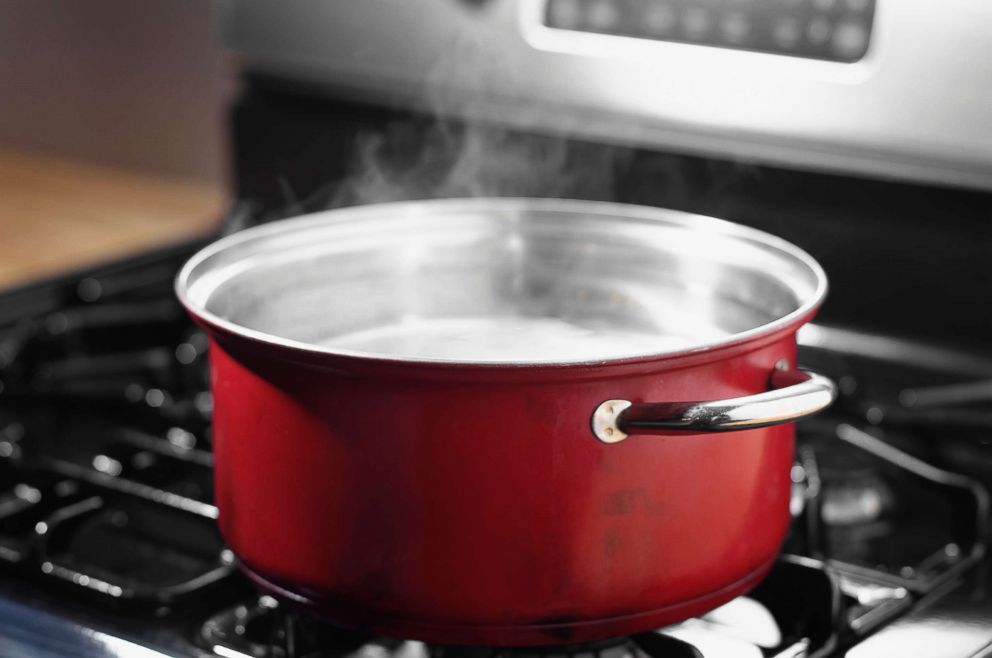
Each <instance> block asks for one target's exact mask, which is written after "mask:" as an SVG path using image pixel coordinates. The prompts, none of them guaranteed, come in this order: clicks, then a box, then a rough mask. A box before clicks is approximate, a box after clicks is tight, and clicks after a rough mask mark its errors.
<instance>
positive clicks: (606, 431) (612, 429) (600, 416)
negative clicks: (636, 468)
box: [592, 400, 633, 443]
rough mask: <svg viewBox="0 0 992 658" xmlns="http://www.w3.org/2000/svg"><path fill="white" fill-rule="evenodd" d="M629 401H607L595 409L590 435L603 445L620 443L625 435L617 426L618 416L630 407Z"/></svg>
mask: <svg viewBox="0 0 992 658" xmlns="http://www.w3.org/2000/svg"><path fill="white" fill-rule="evenodd" d="M631 404H633V403H632V402H631V401H630V400H607V401H606V402H604V403H603V404H601V405H599V406H598V407H596V411H594V412H593V414H592V433H593V434H595V435H596V438H597V439H599V440H600V441H602V442H603V443H620V442H621V441H623V440H624V439H626V438H627V433H626V432H624V431H623V430H622V429H620V426H619V425H617V419H618V418H619V417H620V414H621V413H622V412H623V411H624V410H625V409H627V408H629V407H630V405H631Z"/></svg>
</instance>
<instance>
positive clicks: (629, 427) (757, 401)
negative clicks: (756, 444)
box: [591, 369, 837, 443]
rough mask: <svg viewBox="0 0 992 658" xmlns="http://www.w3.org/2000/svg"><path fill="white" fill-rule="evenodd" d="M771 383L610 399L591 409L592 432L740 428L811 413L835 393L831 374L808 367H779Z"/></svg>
mask: <svg viewBox="0 0 992 658" xmlns="http://www.w3.org/2000/svg"><path fill="white" fill-rule="evenodd" d="M769 388H770V389H771V390H769V391H766V392H764V393H757V394H755V395H745V396H743V397H739V398H728V399H726V400H712V401H704V402H631V401H629V400H607V401H605V402H603V403H602V404H600V405H599V406H598V407H596V410H595V411H594V412H593V414H592V423H591V424H592V432H593V434H595V435H596V438H597V439H599V440H600V441H602V442H604V443H618V442H620V441H623V440H624V439H626V438H627V437H628V436H629V435H631V434H669V433H671V432H673V431H692V432H736V431H739V430H749V429H755V428H759V427H769V426H771V425H782V424H784V423H792V422H795V421H797V420H801V419H803V418H808V417H810V416H812V415H814V414H817V413H819V412H821V411H823V410H824V409H826V408H827V407H828V406H830V403H832V402H833V401H834V399H835V398H836V397H837V387H836V386H835V385H834V383H833V382H832V381H831V380H830V379H828V378H827V377H824V376H823V375H819V374H817V373H814V372H810V371H808V370H798V369H795V370H792V369H789V370H782V369H776V370H775V371H774V372H773V373H772V375H771V377H770V378H769Z"/></svg>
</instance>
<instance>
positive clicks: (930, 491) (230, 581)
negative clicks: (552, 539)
mask: <svg viewBox="0 0 992 658" xmlns="http://www.w3.org/2000/svg"><path fill="white" fill-rule="evenodd" d="M246 212H247V210H246V208H243V207H241V208H238V209H237V210H236V212H235V213H233V214H232V218H231V220H230V221H229V222H228V225H234V226H237V225H239V223H244V219H245V216H246ZM197 246H198V245H197V244H187V245H180V246H177V247H174V248H170V249H166V250H162V251H159V252H155V253H151V254H146V255H143V256H140V257H137V258H134V259H131V260H129V261H127V262H121V263H117V264H113V265H110V266H106V267H102V268H97V269H93V270H91V271H86V272H80V273H75V274H72V275H67V276H64V277H62V278H60V279H58V280H53V281H47V282H42V283H38V284H35V285H32V286H29V287H26V288H23V289H20V290H15V291H13V292H9V293H7V294H5V295H4V296H3V298H2V300H0V569H2V577H0V653H2V654H3V655H17V656H31V657H34V656H63V655H78V656H94V657H96V656H118V655H119V656H125V655H126V656H132V655H134V656H160V655H164V656H223V657H227V658H230V657H252V658H276V657H278V658H289V657H296V658H303V657H309V658H316V657H317V656H334V657H340V658H344V657H346V656H356V657H359V656H360V657H367V658H372V657H375V658H387V657H395V658H442V657H447V658H462V657H464V658H469V657H471V658H480V657H483V656H484V657H486V658H496V657H502V658H524V657H527V658H531V657H534V656H548V657H549V658H550V657H555V658H559V657H562V656H580V657H582V658H586V657H595V658H628V657H630V658H635V657H636V658H667V657H669V656H676V657H679V656H695V657H699V656H704V657H707V658H717V657H722V656H765V657H771V656H775V657H786V656H792V657H798V656H841V655H844V656H852V657H856V658H858V657H866V656H893V655H920V656H924V655H925V656H975V655H992V654H990V653H989V652H992V591H990V589H989V585H992V581H990V580H989V569H988V566H989V565H988V563H987V561H986V559H985V555H986V546H987V539H988V536H987V535H988V527H987V524H988V516H989V497H988V492H987V491H988V490H987V487H988V486H989V485H990V484H992V461H990V460H988V459H987V457H986V453H987V451H988V450H989V447H988V445H987V444H988V443H989V441H990V438H989V436H990V434H989V431H990V429H992V415H990V414H989V413H988V412H987V411H984V407H983V406H982V402H983V401H984V400H987V399H988V396H989V395H990V390H989V389H990V387H989V385H988V384H987V381H992V359H990V358H987V357H983V356H981V355H980V354H977V353H975V352H973V351H956V350H949V349H946V348H941V347H936V346H934V345H933V344H930V343H924V342H911V341H907V340H903V339H897V338H892V337H888V336H884V335H880V334H872V333H865V332H860V331H858V332H855V331H851V330H845V329H840V328H836V327H828V326H821V325H813V326H811V327H809V328H808V329H806V330H804V333H803V334H802V337H801V343H802V347H801V358H800V361H801V363H802V364H804V365H806V366H809V367H813V368H816V369H817V370H819V371H821V372H824V373H826V374H828V375H830V376H832V377H833V378H835V380H836V381H838V382H839V384H840V387H841V389H842V395H841V398H840V400H839V402H838V403H837V404H836V405H835V407H834V408H833V409H832V410H831V411H830V412H829V413H827V414H825V415H822V416H820V417H817V418H815V419H813V420H810V421H805V422H803V423H801V424H800V425H799V427H798V444H797V450H796V459H795V464H794V466H793V469H792V480H793V483H794V490H793V500H792V512H793V516H794V520H793V525H792V529H791V532H790V535H789V537H788V539H787V541H786V544H785V546H784V547H783V552H782V555H781V557H780V558H779V560H778V563H777V564H776V565H775V567H774V568H773V569H772V571H771V573H770V574H769V575H768V576H767V577H766V578H765V579H764V580H763V581H762V582H761V583H760V584H759V585H758V586H757V587H756V588H755V589H754V590H753V591H752V592H751V593H750V594H748V595H747V596H746V597H741V598H738V599H736V600H734V601H732V602H731V603H729V604H727V605H725V606H723V607H721V608H718V609H717V610H714V611H712V612H711V613H709V614H706V615H704V616H702V617H699V618H695V619H690V620H688V621H685V622H683V623H680V624H677V625H675V626H671V627H667V628H662V629H658V630H657V631H654V632H651V633H645V634H643V635H638V636H634V637H629V638H619V639H616V640H612V641H606V642H601V643H597V644H593V645H584V646H560V647H545V648H539V649H535V648H529V649H513V648H496V647H459V646H431V645H425V644H423V643H420V642H416V641H412V640H406V639H403V638H378V637H370V636H366V635H363V634H360V633H356V632H353V631H349V630H345V629H338V628H334V627H331V626H329V625H327V624H324V623H322V622H320V621H318V620H316V619H312V618H309V617H306V616H304V615H302V614H300V613H298V612H294V611H293V610H292V609H291V608H288V607H286V606H284V605H283V604H280V603H279V602H277V601H275V600H274V599H272V598H269V597H267V596H260V595H258V594H257V593H256V592H254V591H253V590H252V588H251V587H250V586H249V584H248V583H247V581H246V579H245V578H244V577H242V576H241V575H240V574H239V572H238V568H237V561H236V558H235V557H234V556H233V555H232V554H231V553H230V552H229V551H228V550H227V549H226V548H225V547H224V544H223V541H222V539H221V538H220V536H219V534H218V532H217V529H216V526H215V519H216V518H217V508H216V507H215V506H214V504H213V498H212V490H211V465H212V455H211V434H210V416H211V399H210V394H209V392H208V386H207V375H206V372H207V371H206V359H207V354H206V341H205V338H204V336H203V335H202V334H201V333H200V332H199V331H198V330H197V329H196V328H194V326H193V325H192V324H191V323H190V322H189V321H188V320H187V319H186V317H185V315H184V314H183V312H182V310H181V308H180V307H179V305H178V303H177V302H176V301H175V300H174V297H173V293H172V282H173V277H174V275H175V272H176V270H177V268H178V267H179V265H180V264H181V262H182V261H183V260H184V258H185V257H187V256H188V255H190V254H191V253H192V252H193V251H194V250H195V249H196V248H197ZM713 486H719V483H718V482H715V483H713Z"/></svg>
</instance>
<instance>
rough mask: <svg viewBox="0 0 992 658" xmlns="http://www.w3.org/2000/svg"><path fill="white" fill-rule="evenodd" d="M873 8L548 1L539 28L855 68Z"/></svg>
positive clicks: (743, 0) (735, 0)
mask: <svg viewBox="0 0 992 658" xmlns="http://www.w3.org/2000/svg"><path fill="white" fill-rule="evenodd" d="M874 15H875V0H547V4H546V7H545V12H544V24H545V25H547V26H548V27H553V28H558V29H562V30H576V31H581V32H597V33H600V34H614V35H619V36H628V37H638V38H643V39H655V40H659V41H677V42H681V43H692V44H699V45H706V46H717V47H721V48H734V49H740V50H752V51H758V52H766V53H775V54H780V55H793V56H797V57H810V58H815V59H824V60H833V61H838V62H855V61H858V60H860V59H861V58H862V57H864V55H865V53H867V52H868V44H869V41H870V38H871V28H872V22H873V19H874Z"/></svg>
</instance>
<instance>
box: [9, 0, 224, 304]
mask: <svg viewBox="0 0 992 658" xmlns="http://www.w3.org/2000/svg"><path fill="white" fill-rule="evenodd" d="M215 18H216V17H215V16H214V5H213V3H211V2H208V1H205V0H141V1H139V2H134V1H133V0H86V1H85V2H79V1H75V0H3V2H0V287H3V286H4V285H5V284H11V283H16V282H21V281H24V280H27V279H30V278H34V277H37V276H41V275H46V274H49V273H53V272H56V271H60V270H64V269H68V268H71V267H76V266H84V265H88V264H90V263H93V262H96V261H100V260H107V259H110V258H114V257H118V256H121V255H125V254H127V253H133V252H135V251H140V250H141V249H144V248H149V247H152V246H154V245H157V244H161V243H167V242H175V241H179V240H182V239H184V238H187V237H188V236H190V235H194V234H202V233H203V232H205V231H208V230H209V229H210V227H211V226H213V225H215V223H216V221H217V218H218V216H219V213H220V212H221V211H222V208H223V205H224V202H225V198H226V193H227V170H228V164H227V147H226V142H225V132H226V129H225V123H226V114H225V113H226V106H227V101H228V100H229V98H230V96H231V95H232V93H233V85H234V82H233V81H234V79H235V77H234V75H233V70H231V71H229V70H228V67H227V66H226V63H225V59H224V54H223V51H222V49H221V47H220V44H219V40H218V35H217V29H216V25H215Z"/></svg>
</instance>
